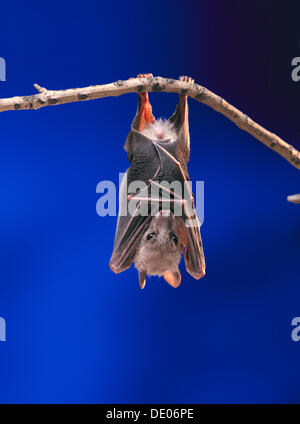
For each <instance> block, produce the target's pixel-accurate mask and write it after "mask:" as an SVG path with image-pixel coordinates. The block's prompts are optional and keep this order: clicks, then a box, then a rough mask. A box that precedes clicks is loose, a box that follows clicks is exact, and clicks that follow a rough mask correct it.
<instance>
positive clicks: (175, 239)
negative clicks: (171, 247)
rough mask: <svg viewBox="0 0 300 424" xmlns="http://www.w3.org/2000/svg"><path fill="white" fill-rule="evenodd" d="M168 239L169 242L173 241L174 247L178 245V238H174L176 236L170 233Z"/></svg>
mask: <svg viewBox="0 0 300 424" xmlns="http://www.w3.org/2000/svg"><path fill="white" fill-rule="evenodd" d="M170 239H171V240H173V241H174V243H175V244H176V246H177V243H178V237H177V236H176V234H174V233H171V234H170Z"/></svg>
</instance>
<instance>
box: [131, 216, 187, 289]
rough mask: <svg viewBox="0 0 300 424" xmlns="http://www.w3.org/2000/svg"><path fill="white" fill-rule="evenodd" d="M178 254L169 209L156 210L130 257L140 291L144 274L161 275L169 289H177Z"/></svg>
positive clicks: (176, 232) (177, 237)
mask: <svg viewBox="0 0 300 424" xmlns="http://www.w3.org/2000/svg"><path fill="white" fill-rule="evenodd" d="M181 251H182V247H181V243H180V235H179V228H178V222H177V220H176V218H175V217H174V215H173V214H172V213H171V212H170V211H169V210H161V211H159V212H158V213H157V215H156V216H154V217H153V218H152V220H151V224H150V225H149V227H148V229H147V231H146V232H145V234H144V235H143V237H142V238H141V241H140V244H139V245H138V247H137V250H136V254H135V257H134V263H135V267H136V268H137V269H138V271H139V283H140V286H141V288H144V286H145V279H146V275H147V274H148V275H158V276H162V275H163V276H164V278H165V280H166V281H167V282H168V283H169V284H170V285H171V286H172V287H178V286H179V284H180V281H181V274H180V271H179V269H178V264H179V261H180V257H181Z"/></svg>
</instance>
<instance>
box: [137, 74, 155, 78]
mask: <svg viewBox="0 0 300 424" xmlns="http://www.w3.org/2000/svg"><path fill="white" fill-rule="evenodd" d="M152 77H153V75H152V74H138V76H137V78H152Z"/></svg>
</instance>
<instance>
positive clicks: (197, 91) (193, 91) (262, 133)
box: [0, 77, 300, 169]
mask: <svg viewBox="0 0 300 424" xmlns="http://www.w3.org/2000/svg"><path fill="white" fill-rule="evenodd" d="M34 87H35V88H36V90H37V91H38V94H33V95H31V96H23V97H11V98H8V99H0V112H4V111H8V110H24V109H40V108H42V107H45V106H54V105H59V104H65V103H71V102H77V101H85V100H93V99H100V98H103V97H110V96H120V95H122V94H127V93H133V92H140V91H145V90H146V91H155V92H165V93H178V94H186V95H188V96H189V97H191V98H193V99H195V100H197V101H198V102H201V103H204V104H206V105H207V106H209V107H211V108H212V109H214V110H215V111H216V112H219V113H221V114H222V115H224V116H226V117H227V118H228V119H230V120H231V121H232V122H234V123H235V124H236V125H237V126H238V127H239V128H240V129H242V130H244V131H246V132H248V133H249V134H251V135H252V136H253V137H255V138H256V139H257V140H259V141H261V142H262V143H263V144H265V145H266V146H267V147H269V148H270V149H272V150H273V151H275V152H277V153H278V154H279V155H281V156H282V157H283V158H285V159H286V160H287V161H288V162H290V164H292V165H293V166H295V167H296V168H297V169H300V152H299V151H298V150H296V149H295V148H294V147H293V146H291V145H290V144H288V143H286V142H285V141H284V140H282V139H281V138H280V137H278V136H277V135H276V134H274V133H271V132H270V131H268V130H266V129H265V128H263V127H262V126H261V125H259V124H257V123H256V122H254V121H253V120H252V119H250V118H249V117H248V116H247V115H245V114H244V113H243V112H241V111H240V110H238V109H236V108H235V107H234V106H232V105H231V104H229V103H228V102H227V101H226V100H224V99H223V98H222V97H220V96H218V95H216V94H214V93H213V92H211V91H209V90H208V89H207V88H205V87H202V86H201V85H199V84H190V83H187V82H183V81H179V80H174V79H171V78H162V77H151V78H134V79H129V80H127V81H116V82H114V83H111V84H104V85H92V86H90V87H84V88H71V89H67V90H57V91H55V90H47V89H46V88H44V87H40V86H39V85H38V84H34Z"/></svg>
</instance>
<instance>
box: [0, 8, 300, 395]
mask: <svg viewBox="0 0 300 424" xmlns="http://www.w3.org/2000/svg"><path fill="white" fill-rule="evenodd" d="M275 3H277V5H275ZM279 3H281V4H282V5H281V6H278V4H279ZM283 4H284V3H283V2H273V1H268V0H267V1H263V2H261V1H251V2H240V1H232V0H231V1H226V2H224V1H216V0H214V1H208V0H207V1H185V2H181V1H180V2H179V1H172V2H171V1H152V2H151V3H150V2H145V3H144V4H143V2H136V1H133V2H129V3H128V4H127V3H125V2H119V1H114V2H99V1H89V0H86V1H84V2H83V1H82V2H76V1H75V2H74V1H72V2H66V1H59V2H58V1H52V2H48V3H47V2H46V3H42V4H41V3H40V2H30V1H28V2H14V3H13V4H11V5H10V4H9V3H8V2H6V3H3V4H1V18H0V19H1V27H0V35H1V49H0V56H2V57H4V58H5V59H6V61H7V82H1V83H0V97H11V96H14V95H26V94H32V93H33V92H34V89H33V87H32V84H33V83H34V82H37V83H39V84H40V85H42V86H47V87H48V88H49V89H63V88H69V87H78V86H87V85H90V84H97V83H98V84H101V83H108V82H112V81H115V80H118V79H127V78H128V77H130V76H135V75H136V74H137V73H140V72H152V73H153V74H154V75H160V76H168V77H177V76H178V75H180V74H187V75H192V76H194V77H195V79H196V81H197V82H199V83H200V84H203V85H205V86H207V87H208V88H209V89H211V90H212V91H214V92H216V93H217V94H219V95H221V96H223V97H224V98H225V99H227V100H228V101H229V102H231V103H232V104H233V105H235V106H236V107H238V108H240V109H241V110H243V111H244V112H245V113H247V114H248V115H249V116H250V117H252V118H253V119H255V120H256V121H258V122H259V123H261V124H262V125H263V126H265V127H266V128H268V129H270V130H271V131H274V132H276V133H277V134H278V135H280V136H282V137H283V138H284V139H286V140H287V141H289V142H290V143H292V144H294V145H295V146H297V147H298V148H300V129H299V93H300V82H299V83H298V84H297V83H295V82H293V81H292V80H291V70H292V67H291V60H292V58H293V57H295V56H300V52H299V39H300V37H299V20H300V7H299V2H298V1H297V2H296V1H290V2H288V3H286V5H285V6H284V5H283ZM151 100H152V103H153V109H154V112H155V113H156V115H157V116H165V117H167V116H169V115H170V114H171V113H172V112H173V109H174V107H175V105H176V102H177V97H176V95H173V94H168V95H167V94H164V93H162V94H151ZM135 110H136V95H134V94H130V95H126V96H121V97H118V98H106V99H101V100H95V101H90V102H82V103H73V104H69V105H65V106H55V107H47V108H44V109H41V110H39V111H18V112H5V113H1V116H0V122H1V127H0V128H1V147H0V179H1V186H0V187H1V188H0V193H1V197H0V201H1V207H0V234H1V237H0V316H2V317H4V318H5V319H6V321H7V342H6V343H0V402H2V403H15V402H18V403H19V402H20V403H40V402H43V403H52V402H59V403H79V402H80V403H114V402H118V403H130V402H131V403H151V402H159V403H167V402H169V403H176V402H177V403H179V402H180V403H190V402H195V403H254V402H255V403H298V402H299V401H300V368H299V355H300V343H299V344H297V343H294V342H293V341H292V339H291V330H292V327H291V320H292V318H293V317H295V316H299V315H300V303H299V297H300V284H299V283H300V281H299V280H300V278H299V275H300V274H299V255H300V206H296V205H291V204H289V203H288V202H287V201H286V196H287V195H289V194H294V193H297V192H300V178H299V171H297V170H296V168H294V167H292V166H291V165H290V164H289V163H288V162H286V161H285V160H284V159H282V158H281V157H280V156H279V155H276V154H275V153H273V152H272V151H270V150H269V149H267V148H266V147H265V146H263V145H262V144H261V143H259V142H258V141H257V140H255V139H254V138H252V137H251V136H250V135H248V134H246V133H244V132H242V131H241V130H239V129H238V128H237V127H236V126H235V125H233V124H232V123H231V122H230V121H228V120H227V119H226V118H224V117H223V116H221V115H219V114H217V113H216V112H214V111H213V110H210V109H209V108H207V107H206V106H204V105H202V104H200V103H197V102H194V101H192V100H190V130H191V149H192V150H191V161H190V174H191V178H192V179H193V180H204V181H205V223H204V225H203V228H202V236H203V242H204V247H205V254H206V260H207V275H206V277H205V278H204V279H203V280H200V281H196V280H193V279H192V278H191V277H190V276H189V275H188V274H187V273H186V272H185V270H184V267H183V264H182V265H181V270H182V273H183V282H182V285H181V287H180V288H179V289H177V290H174V289H172V288H170V287H169V286H167V284H166V283H163V281H162V280H159V279H153V280H152V281H150V282H149V283H148V284H147V286H146V289H145V291H143V292H142V291H140V289H139V288H138V280H137V273H136V271H135V270H134V269H130V270H129V271H127V272H124V273H123V274H121V275H114V274H113V273H112V272H111V271H110V269H109V268H108V262H109V258H110V255H111V251H112V245H113V238H114V231H115V224H116V218H115V217H106V218H100V217H98V216H97V215H96V211H95V206H96V201H97V199H98V197H99V195H96V185H97V183H98V182H99V181H101V180H113V181H115V182H116V183H117V182H118V173H119V172H122V171H124V170H125V169H126V168H127V166H128V162H127V158H126V154H125V152H124V151H123V144H124V140H125V137H126V135H127V132H128V130H129V126H130V123H131V120H132V118H133V116H134V114H135Z"/></svg>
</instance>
